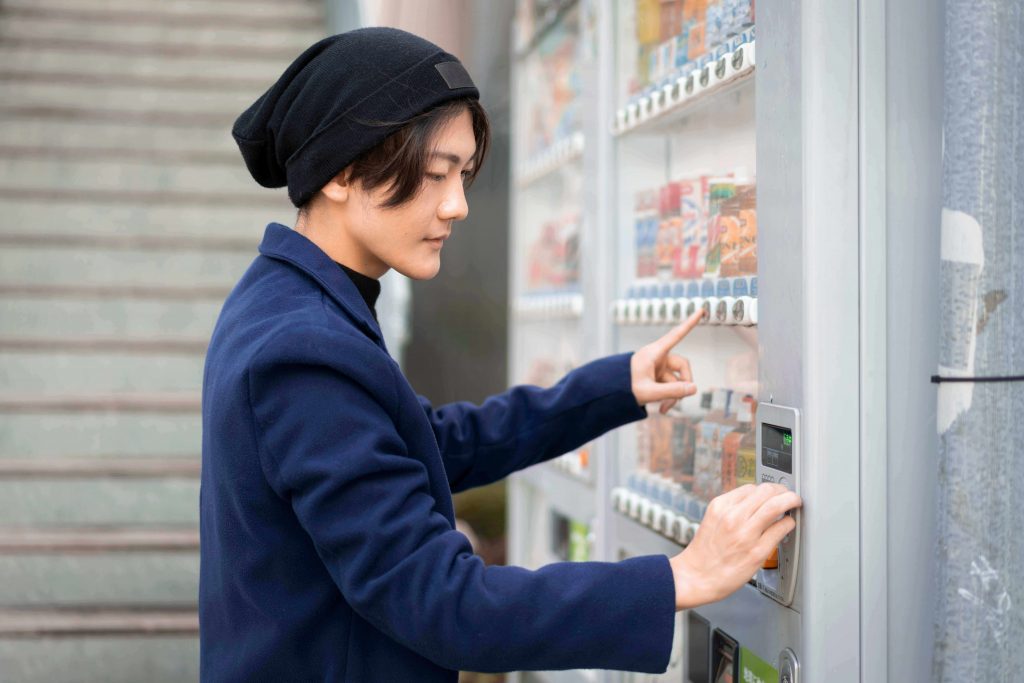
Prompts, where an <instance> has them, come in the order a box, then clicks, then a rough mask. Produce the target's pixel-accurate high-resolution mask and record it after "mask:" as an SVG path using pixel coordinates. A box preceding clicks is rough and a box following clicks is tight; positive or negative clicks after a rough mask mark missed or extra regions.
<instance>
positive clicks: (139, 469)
mask: <svg viewBox="0 0 1024 683" xmlns="http://www.w3.org/2000/svg"><path fill="white" fill-rule="evenodd" d="M199 472H200V457H199V456H198V455H195V456H185V457H182V456H177V457H173V456H172V457H166V456H165V457H160V456H135V457H105V458H88V457H77V458H69V457H63V458H57V457H34V458H11V457H7V458H0V479H32V478H36V479H93V478H107V479H109V478H144V479H146V478H154V477H165V478H166V477H178V478H183V479H196V478H198V477H199ZM9 533H14V532H9ZM33 533H41V532H33ZM52 533H53V534H57V535H58V536H59V535H60V534H64V533H74V534H75V536H74V537H75V538H76V539H80V538H82V536H81V535H82V534H83V533H85V531H83V530H81V529H76V530H73V531H70V530H69V531H67V532H64V531H60V530H57V531H52ZM95 533H97V534H100V533H102V534H129V535H130V534H132V533H136V531H135V530H131V529H115V530H100V531H96V532H95ZM138 533H139V534H142V535H141V536H139V537H138V540H142V539H143V538H150V536H147V534H152V533H156V532H151V531H147V530H143V531H138ZM159 533H165V534H182V533H189V534H191V533H193V532H192V531H188V532H182V531H180V530H175V531H160V532H159ZM4 538H7V539H8V540H9V539H10V538H11V536H6V537H5V536H4V532H3V531H2V530H0V553H3V552H4V549H5V547H6V546H5V545H4V540H3V539H4ZM132 538H134V537H132ZM154 538H156V537H155V536H154ZM196 538H198V536H197V537H196ZM163 547H164V546H160V548H163Z"/></svg>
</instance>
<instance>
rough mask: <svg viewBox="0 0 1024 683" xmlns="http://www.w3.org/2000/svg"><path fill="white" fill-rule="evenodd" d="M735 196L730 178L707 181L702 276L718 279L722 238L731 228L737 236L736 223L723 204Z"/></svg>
mask: <svg viewBox="0 0 1024 683" xmlns="http://www.w3.org/2000/svg"><path fill="white" fill-rule="evenodd" d="M734 196H736V181H735V180H733V179H732V178H716V179H712V180H709V181H708V221H707V225H708V250H707V258H706V261H705V265H704V275H705V276H707V277H718V275H719V270H720V268H721V265H722V236H723V235H724V234H725V233H726V232H727V231H728V230H729V229H730V228H732V227H735V231H736V232H737V234H738V231H739V225H738V223H737V224H736V225H735V226H733V225H732V222H734V218H733V217H732V216H731V215H730V214H729V213H728V211H727V210H725V204H726V202H728V201H729V200H730V199H732V198H733V197H734Z"/></svg>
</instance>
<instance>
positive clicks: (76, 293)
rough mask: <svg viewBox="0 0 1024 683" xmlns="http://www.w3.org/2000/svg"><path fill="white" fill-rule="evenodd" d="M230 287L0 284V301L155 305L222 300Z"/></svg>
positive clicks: (124, 284) (123, 284)
mask: <svg viewBox="0 0 1024 683" xmlns="http://www.w3.org/2000/svg"><path fill="white" fill-rule="evenodd" d="M230 291H231V288H230V287H227V286H219V285H195V286H191V285H160V284H157V285H151V284H144V285H138V284H131V283H111V284H107V285H92V284H89V285H76V284H73V283H72V284H47V283H40V284H35V283H26V284H22V283H16V282H14V283H0V298H2V297H12V298H19V297H20V298H26V299H27V298H36V299H61V298H67V299H75V298H80V299H149V300H154V301H164V300H170V301H196V300H201V299H212V300H214V301H217V300H223V299H224V298H225V297H226V296H227V295H228V293H229V292H230Z"/></svg>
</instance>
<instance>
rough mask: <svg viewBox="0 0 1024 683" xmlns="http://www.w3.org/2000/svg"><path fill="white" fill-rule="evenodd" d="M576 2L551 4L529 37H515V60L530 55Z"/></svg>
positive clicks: (565, 0)
mask: <svg viewBox="0 0 1024 683" xmlns="http://www.w3.org/2000/svg"><path fill="white" fill-rule="evenodd" d="M577 2H578V0H557V1H556V2H552V3H551V6H550V7H549V8H548V11H547V13H546V15H545V16H544V17H543V18H542V19H541V20H540V22H539V23H538V24H537V27H536V28H535V29H534V30H533V32H532V33H531V34H530V35H529V36H516V40H515V44H516V48H515V58H516V59H523V58H524V57H526V56H527V55H529V54H530V52H531V51H533V49H534V48H535V47H537V44H538V43H540V41H541V39H543V38H544V35H545V34H546V33H547V32H548V31H550V30H551V29H552V28H553V27H554V26H557V25H558V23H559V22H560V21H562V18H563V17H564V16H565V14H566V13H567V12H568V11H569V10H570V9H572V7H573V6H575V5H576V4H577Z"/></svg>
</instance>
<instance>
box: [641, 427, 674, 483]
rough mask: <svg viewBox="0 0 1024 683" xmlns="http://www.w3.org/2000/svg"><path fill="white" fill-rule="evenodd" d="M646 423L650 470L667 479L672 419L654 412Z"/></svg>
mask: <svg viewBox="0 0 1024 683" xmlns="http://www.w3.org/2000/svg"><path fill="white" fill-rule="evenodd" d="M646 421H647V422H649V423H650V425H649V426H648V429H649V431H650V439H651V440H650V444H651V446H650V447H651V456H650V470H651V472H653V473H655V474H660V475H661V476H663V477H669V476H670V475H671V474H672V418H670V417H666V416H665V415H662V414H661V413H657V412H656V413H654V414H652V415H651V416H650V417H648V418H647V420H646Z"/></svg>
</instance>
